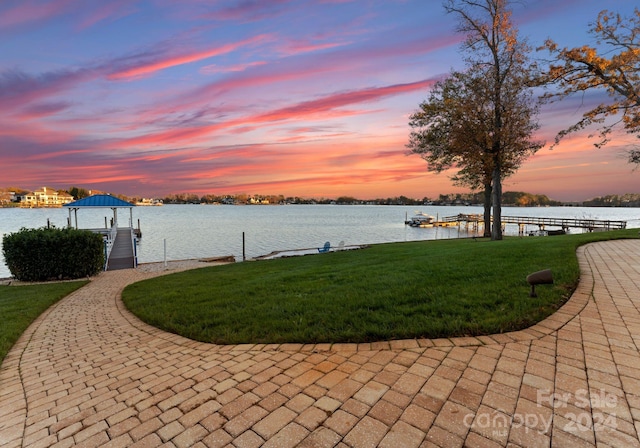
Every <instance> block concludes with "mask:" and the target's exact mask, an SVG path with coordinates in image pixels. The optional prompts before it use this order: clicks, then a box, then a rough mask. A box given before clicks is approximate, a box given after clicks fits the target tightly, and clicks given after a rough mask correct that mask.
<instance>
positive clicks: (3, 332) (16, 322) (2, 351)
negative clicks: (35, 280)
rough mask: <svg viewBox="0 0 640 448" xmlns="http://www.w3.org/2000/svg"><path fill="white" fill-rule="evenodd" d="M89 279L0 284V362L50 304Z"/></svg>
mask: <svg viewBox="0 0 640 448" xmlns="http://www.w3.org/2000/svg"><path fill="white" fill-rule="evenodd" d="M86 284H87V282H86V281H77V282H62V283H46V284H40V285H25V286H0V363H2V360H3V359H4V357H5V356H7V353H8V352H9V349H10V348H11V347H12V346H13V344H15V342H16V341H17V340H18V338H19V337H20V335H21V334H22V333H23V332H24V331H25V330H26V329H27V327H28V326H29V324H31V322H33V321H34V320H35V319H36V318H37V317H38V316H39V315H40V314H42V313H43V312H44V311H45V310H46V309H47V308H49V307H50V306H51V305H53V304H54V303H56V302H57V301H58V300H60V299H62V298H63V297H64V296H66V295H68V294H70V293H71V292H73V291H75V290H76V289H78V288H80V287H81V286H83V285H86Z"/></svg>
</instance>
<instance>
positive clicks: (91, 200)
mask: <svg viewBox="0 0 640 448" xmlns="http://www.w3.org/2000/svg"><path fill="white" fill-rule="evenodd" d="M64 207H67V208H68V209H69V227H71V226H72V225H71V224H72V219H71V217H72V212H73V216H74V217H75V228H76V229H77V228H78V210H79V209H81V208H110V209H111V210H113V222H112V224H111V227H108V226H107V222H106V221H107V218H106V217H105V226H104V229H89V230H91V231H93V232H96V233H100V234H102V236H103V238H104V255H105V266H104V268H105V270H114V269H128V268H135V267H136V266H137V265H138V260H137V253H136V235H140V229H137V230H136V229H134V228H133V207H135V205H134V204H131V203H130V202H127V201H123V200H122V199H119V198H116V197H115V196H111V195H108V194H96V195H93V196H88V197H86V198H83V199H78V200H77V201H74V202H71V203H69V204H65V205H64ZM119 208H128V209H129V225H128V226H125V227H120V228H118V209H119Z"/></svg>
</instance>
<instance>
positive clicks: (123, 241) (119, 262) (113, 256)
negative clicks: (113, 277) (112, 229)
mask: <svg viewBox="0 0 640 448" xmlns="http://www.w3.org/2000/svg"><path fill="white" fill-rule="evenodd" d="M131 232H132V230H131V228H129V227H126V228H121V229H118V232H117V234H116V239H115V241H114V242H113V247H112V248H111V253H110V254H109V260H108V261H107V271H116V270H119V269H131V268H134V267H135V266H136V261H135V247H134V244H135V242H134V240H133V238H132V236H131Z"/></svg>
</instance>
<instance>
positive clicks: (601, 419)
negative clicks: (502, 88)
mask: <svg viewBox="0 0 640 448" xmlns="http://www.w3.org/2000/svg"><path fill="white" fill-rule="evenodd" d="M579 260H580V264H581V271H582V276H581V281H580V286H579V288H578V290H577V291H576V292H575V294H574V295H573V296H572V298H571V300H570V301H569V302H568V303H567V304H566V305H565V306H564V307H563V308H562V309H561V310H560V311H559V312H557V313H556V314H555V315H554V316H552V317H550V318H549V319H547V320H545V321H544V322H542V323H540V324H538V325H536V326H534V327H532V328H530V329H528V330H524V331H520V332H515V333H508V334H501V335H494V336H487V337H478V338H455V339H436V340H409V341H394V342H381V343H374V344H358V345H349V344H340V345H333V346H331V345H329V344H319V345H309V346H308V345H295V344H286V345H279V346H276V345H273V346H272V345H268V346H265V345H241V346H216V345H210V344H203V343H199V342H193V341H190V340H187V339H184V338H182V337H179V336H175V335H171V334H167V333H163V332H161V331H159V330H157V329H155V328H152V327H149V326H147V325H145V324H143V323H141V322H140V321H138V320H137V319H136V318H135V317H133V316H132V315H131V314H129V313H128V312H127V311H126V310H125V309H124V308H123V306H122V304H121V302H120V299H119V294H120V291H121V290H122V288H123V287H124V286H125V285H126V284H129V283H131V282H134V281H137V280H139V279H142V278H146V277H149V276H150V275H152V274H148V273H147V274H145V273H143V272H140V271H136V270H125V271H116V272H107V273H104V274H101V275H100V276H98V277H97V278H96V279H95V280H94V281H92V282H91V284H90V285H88V286H86V287H84V288H82V289H81V290H79V291H77V292H75V293H73V294H72V295H70V296H69V297H67V298H66V299H64V300H63V301H61V302H59V303H58V304H57V305H56V306H54V307H52V308H51V309H50V310H48V311H47V312H46V313H45V314H44V315H43V316H41V317H40V318H39V319H38V320H37V321H36V322H35V323H34V324H33V325H32V326H31V327H30V328H29V330H28V331H27V332H26V333H25V335H24V336H23V337H22V338H21V339H20V341H19V342H18V343H17V345H16V346H15V347H14V348H13V349H12V351H11V352H10V354H9V355H8V357H7V358H6V360H5V362H4V364H3V365H2V369H1V371H0V382H1V383H0V384H1V390H0V446H2V447H14V446H33V447H36V446H55V447H69V446H114V447H116V446H122V447H123V446H145V447H154V446H167V447H187V446H199V447H218V446H236V447H258V446H268V447H293V446H305V447H312V446H318V447H333V446H338V447H352V446H353V447H355V446H358V447H373V446H382V447H429V446H445V447H460V446H463V445H466V446H478V447H498V446H513V447H516V446H522V447H543V446H544V447H548V446H558V447H567V446H571V447H582V446H584V447H587V446H611V447H627V446H629V447H635V446H640V443H639V441H638V433H639V432H640V353H639V351H638V348H639V347H640V241H637V240H635V241H614V242H606V243H597V244H592V245H589V246H585V247H583V248H581V249H580V250H579Z"/></svg>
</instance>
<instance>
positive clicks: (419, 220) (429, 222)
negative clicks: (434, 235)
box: [405, 212, 436, 227]
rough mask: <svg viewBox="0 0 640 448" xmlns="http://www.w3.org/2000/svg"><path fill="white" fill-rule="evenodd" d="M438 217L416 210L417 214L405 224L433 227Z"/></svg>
mask: <svg viewBox="0 0 640 448" xmlns="http://www.w3.org/2000/svg"><path fill="white" fill-rule="evenodd" d="M435 222H436V219H435V218H434V217H433V216H431V215H427V214H425V213H422V212H416V214H415V215H413V216H412V217H411V219H408V220H406V221H405V224H406V225H408V226H411V227H433V226H434V225H435Z"/></svg>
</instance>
